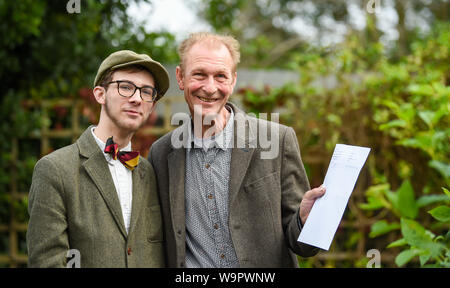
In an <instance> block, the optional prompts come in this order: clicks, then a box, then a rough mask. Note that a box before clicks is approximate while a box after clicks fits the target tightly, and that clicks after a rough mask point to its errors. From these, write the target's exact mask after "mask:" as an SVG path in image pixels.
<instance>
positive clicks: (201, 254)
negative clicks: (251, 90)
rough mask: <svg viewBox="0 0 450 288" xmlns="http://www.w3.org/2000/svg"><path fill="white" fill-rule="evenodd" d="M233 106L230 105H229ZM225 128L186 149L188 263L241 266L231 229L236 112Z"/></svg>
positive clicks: (194, 264)
mask: <svg viewBox="0 0 450 288" xmlns="http://www.w3.org/2000/svg"><path fill="white" fill-rule="evenodd" d="M228 108H229V107H227V109H228ZM228 110H231V111H230V112H231V115H230V117H229V119H228V122H227V124H226V126H225V128H224V130H223V131H222V132H221V133H219V134H218V135H216V136H213V137H211V138H209V139H199V138H196V137H195V136H192V135H193V130H192V127H191V129H190V132H191V134H190V135H189V136H190V141H189V142H188V143H190V144H191V145H190V146H189V147H188V148H187V149H186V178H185V197H186V201H185V203H186V259H185V260H186V267H210V268H211V267H239V261H238V259H237V256H236V251H235V250H234V246H233V243H232V241H231V235H230V231H229V229H228V182H229V179H230V164H231V146H232V138H233V129H234V127H233V126H234V123H233V122H234V113H233V111H232V109H231V108H229V109H228Z"/></svg>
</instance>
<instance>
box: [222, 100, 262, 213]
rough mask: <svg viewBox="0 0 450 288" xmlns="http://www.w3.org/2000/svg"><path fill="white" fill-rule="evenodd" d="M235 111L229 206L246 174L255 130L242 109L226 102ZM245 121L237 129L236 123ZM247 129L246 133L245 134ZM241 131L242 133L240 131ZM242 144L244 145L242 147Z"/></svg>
mask: <svg viewBox="0 0 450 288" xmlns="http://www.w3.org/2000/svg"><path fill="white" fill-rule="evenodd" d="M228 104H229V105H230V106H231V108H232V109H233V111H234V113H235V120H234V129H233V130H234V132H233V133H234V141H233V142H234V146H233V147H235V148H233V149H232V150H231V164H230V182H229V197H228V202H229V203H228V207H231V203H232V201H233V199H234V197H235V196H236V195H237V193H238V192H239V190H240V188H241V185H242V181H243V180H244V177H245V175H246V174H247V170H248V166H249V165H250V161H251V160H252V156H253V153H254V151H255V149H254V148H255V143H256V142H255V141H256V140H257V139H256V131H255V129H254V128H255V127H252V126H253V125H250V124H249V122H250V121H249V120H248V117H247V116H246V115H245V113H244V112H243V111H241V110H240V109H239V108H237V107H236V106H235V105H233V104H232V103H228ZM243 123H245V129H244V131H242V130H239V129H237V125H242V124H243ZM247 131H248V135H247ZM242 132H243V133H242ZM242 144H244V145H245V146H244V147H242Z"/></svg>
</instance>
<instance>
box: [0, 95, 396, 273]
mask: <svg viewBox="0 0 450 288" xmlns="http://www.w3.org/2000/svg"><path fill="white" fill-rule="evenodd" d="M183 101H184V99H183V98H182V97H165V98H164V99H163V101H162V105H164V113H163V115H161V116H162V118H163V122H162V125H161V126H158V127H150V128H145V129H141V130H140V131H139V132H138V133H139V134H140V135H144V136H157V137H159V136H161V135H163V134H165V133H167V132H168V131H170V130H171V129H173V127H172V126H171V124H170V119H171V116H172V112H173V111H172V109H171V105H172V104H173V103H176V102H183ZM83 105H84V102H83V100H71V99H64V100H46V101H41V102H29V103H28V105H27V106H29V107H33V108H35V109H36V108H37V109H39V111H41V113H42V114H41V115H42V117H43V118H44V121H46V123H50V117H49V110H50V109H52V108H54V107H65V108H67V109H69V110H70V111H71V114H70V125H69V126H70V127H67V128H64V129H60V130H51V129H49V128H48V126H46V125H43V127H42V128H41V129H40V131H38V132H37V133H34V134H32V135H28V138H26V139H19V138H17V137H16V138H13V139H12V151H11V152H12V157H11V165H10V167H11V185H10V187H11V190H10V191H9V193H10V199H11V205H10V221H9V223H4V224H0V233H8V235H9V236H8V243H9V245H8V251H7V252H6V253H4V254H0V265H2V264H5V263H6V264H7V265H9V267H18V266H24V265H26V263H27V256H26V255H25V254H23V253H22V254H21V253H19V244H20V243H19V240H20V239H19V233H25V232H26V230H27V223H21V222H20V221H19V220H18V217H17V215H15V213H16V212H15V208H14V204H15V202H16V201H19V200H20V199H23V198H25V197H27V196H28V191H19V188H18V187H19V185H18V171H17V164H16V163H17V161H18V151H19V148H18V147H19V142H20V141H26V140H27V139H28V140H29V139H34V140H36V139H37V140H39V141H40V155H36V156H37V158H40V157H42V156H43V155H46V154H48V153H49V152H50V151H52V150H53V149H57V148H60V147H52V146H51V140H52V139H70V140H71V141H72V142H74V141H76V139H77V138H78V137H79V136H80V134H81V133H82V132H83V131H84V129H85V128H86V127H82V126H83V125H82V124H81V119H82V116H81V111H82V110H81V109H82V108H83ZM304 161H305V163H309V164H313V165H323V166H324V167H326V166H327V165H328V162H329V157H317V154H315V155H312V156H311V157H308V155H305V157H304ZM363 197H364V195H363V193H362V191H360V193H359V194H358V193H356V194H355V195H353V196H352V197H351V200H350V203H349V205H348V207H347V209H349V210H350V211H351V213H352V214H353V215H356V217H357V218H358V221H343V222H341V225H340V228H339V229H341V230H347V229H353V230H358V231H359V233H360V235H361V237H360V239H358V242H357V244H356V249H354V251H337V250H336V249H333V246H332V249H331V251H330V252H326V253H319V254H318V255H317V256H315V257H314V258H312V263H313V265H314V267H322V266H324V264H323V262H327V261H335V262H340V261H354V260H357V259H361V258H362V257H365V255H366V253H367V250H369V249H371V248H373V247H367V240H368V239H367V238H368V235H367V234H368V230H369V229H370V226H371V224H373V223H374V221H376V220H374V219H369V218H367V217H365V215H364V214H363V213H362V211H361V210H360V209H359V208H358V207H357V203H361V202H363ZM394 257H395V256H394V255H393V254H392V253H386V251H382V254H381V260H382V265H384V266H392V263H393V259H394Z"/></svg>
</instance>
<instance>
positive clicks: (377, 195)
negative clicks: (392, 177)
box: [359, 183, 391, 210]
mask: <svg viewBox="0 0 450 288" xmlns="http://www.w3.org/2000/svg"><path fill="white" fill-rule="evenodd" d="M388 191H389V184H388V183H384V184H379V185H374V186H370V187H369V189H367V191H366V197H367V203H361V204H359V207H360V208H361V209H363V210H378V209H381V208H390V206H391V205H390V204H389V203H388V201H387V200H386V198H385V197H384V195H385V194H386V193H387V192H388Z"/></svg>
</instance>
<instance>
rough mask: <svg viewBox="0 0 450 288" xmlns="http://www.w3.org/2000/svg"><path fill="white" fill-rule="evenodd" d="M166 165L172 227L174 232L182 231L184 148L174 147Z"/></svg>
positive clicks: (183, 213)
mask: <svg viewBox="0 0 450 288" xmlns="http://www.w3.org/2000/svg"><path fill="white" fill-rule="evenodd" d="M167 165H168V167H169V201H170V213H171V218H172V227H173V229H174V231H175V233H177V231H178V230H180V231H182V232H184V230H185V229H186V228H185V227H186V224H185V204H184V197H185V194H184V178H185V169H186V149H182V148H180V149H174V150H173V151H172V152H171V153H169V155H168V156H167Z"/></svg>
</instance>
